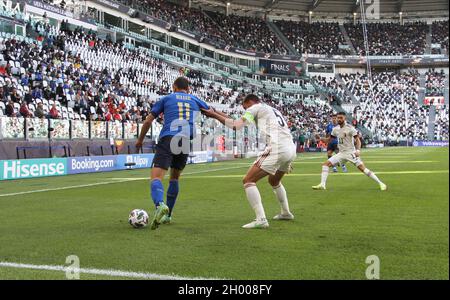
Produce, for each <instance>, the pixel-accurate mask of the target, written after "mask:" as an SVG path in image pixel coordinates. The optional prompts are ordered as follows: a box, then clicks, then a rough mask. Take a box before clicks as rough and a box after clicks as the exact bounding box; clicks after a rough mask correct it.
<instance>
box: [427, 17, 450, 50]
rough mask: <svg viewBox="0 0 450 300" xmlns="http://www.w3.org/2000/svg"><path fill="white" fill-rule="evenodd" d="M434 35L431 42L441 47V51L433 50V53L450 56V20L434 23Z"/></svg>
mask: <svg viewBox="0 0 450 300" xmlns="http://www.w3.org/2000/svg"><path fill="white" fill-rule="evenodd" d="M432 33H433V34H432V39H431V42H432V43H433V44H440V45H441V47H440V49H434V48H433V49H432V53H433V54H447V55H448V20H447V21H439V22H433V25H432Z"/></svg>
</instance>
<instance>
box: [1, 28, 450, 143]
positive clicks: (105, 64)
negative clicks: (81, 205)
mask: <svg viewBox="0 0 450 300" xmlns="http://www.w3.org/2000/svg"><path fill="white" fill-rule="evenodd" d="M42 26H44V27H42ZM46 26H48V25H40V26H36V27H35V30H36V32H37V33H39V34H41V33H42V32H43V31H44V32H47V33H48V34H47V35H46V36H45V38H41V39H40V41H39V42H38V41H35V42H33V43H30V42H26V41H25V40H20V41H19V40H16V39H15V38H9V39H3V38H2V39H0V61H2V62H3V63H1V64H0V106H1V107H0V108H1V112H2V113H3V114H5V115H7V116H21V117H37V118H63V119H67V118H71V119H91V120H106V121H111V120H116V121H142V120H143V119H144V118H145V117H146V116H147V115H148V113H149V111H150V110H151V107H152V105H153V103H154V102H155V101H156V100H157V99H158V98H159V97H160V96H161V95H165V94H168V93H170V91H171V83H172V82H173V80H174V79H175V78H176V77H178V76H180V75H184V76H187V77H189V78H190V79H191V82H192V86H193V87H192V92H193V93H194V94H195V95H197V96H198V97H200V98H202V99H204V100H205V101H207V102H209V103H211V104H213V105H216V106H217V107H218V108H220V109H222V110H224V111H227V112H230V113H234V114H238V113H240V112H241V111H242V108H240V107H239V106H238V105H236V104H237V102H238V98H239V93H240V92H241V91H240V90H241V88H242V87H239V86H236V87H234V88H229V87H226V86H225V85H223V84H221V83H219V82H210V81H208V80H205V79H204V78H203V74H202V73H201V72H199V71H195V70H189V69H187V68H181V69H180V68H178V67H174V66H171V65H169V64H167V63H166V62H164V61H162V60H160V59H156V58H154V57H152V56H151V55H150V54H149V53H148V52H147V51H146V50H139V49H134V50H131V49H129V48H127V47H125V46H124V45H122V44H119V43H113V42H111V41H107V40H102V39H100V38H98V37H97V36H96V35H95V34H94V33H92V32H86V31H84V30H82V29H80V28H78V29H76V30H73V31H72V30H69V29H68V28H67V26H65V24H63V26H61V30H60V31H56V30H54V28H50V27H46ZM43 29H44V30H43ZM444 75H445V74H443V73H442V72H436V71H434V70H430V71H429V72H427V73H426V74H425V79H426V80H425V83H426V87H427V95H433V96H434V95H442V93H443V87H444V86H445V76H444ZM342 79H343V80H344V82H345V84H346V88H347V89H348V90H349V92H350V93H352V94H353V95H354V96H355V97H356V99H357V100H358V101H359V102H360V106H359V107H358V108H357V109H356V111H355V116H356V119H357V120H358V121H359V122H360V124H362V125H363V126H365V127H366V128H368V129H369V130H370V131H372V132H373V133H374V134H375V136H376V137H378V138H379V139H380V140H386V139H388V140H396V139H397V140H398V139H407V138H412V137H414V138H426V134H427V123H428V108H427V107H425V106H419V105H418V101H417V88H418V86H419V75H418V74H416V73H412V72H408V73H402V74H397V73H388V72H385V73H375V74H374V77H373V85H372V86H370V85H369V82H368V78H367V76H366V75H364V74H342ZM314 80H315V81H316V83H317V84H318V86H320V87H321V88H323V90H324V91H326V92H327V93H328V95H333V96H337V97H338V98H340V99H341V101H344V102H350V98H349V96H348V95H347V92H346V89H344V87H343V86H342V84H340V83H339V81H338V80H336V78H333V77H315V78H314ZM264 101H265V102H267V103H269V104H271V105H273V106H275V107H276V108H278V109H279V110H280V111H281V112H282V113H283V114H285V115H286V116H287V117H288V119H289V124H290V126H291V128H293V131H296V132H297V133H298V132H301V133H302V135H304V134H307V135H310V136H311V135H313V134H314V133H317V132H320V131H321V130H322V129H323V128H324V127H325V125H326V124H327V123H328V120H329V116H330V114H331V113H332V107H331V106H330V103H329V102H327V101H316V102H312V103H309V102H304V101H284V102H283V101H279V100H274V99H273V98H272V97H271V96H270V95H269V94H268V93H266V94H264ZM445 112H448V109H447V108H446V107H444V108H442V109H440V110H439V111H438V114H437V119H436V127H435V128H436V136H438V137H439V138H440V139H445V138H448V118H446V116H445Z"/></svg>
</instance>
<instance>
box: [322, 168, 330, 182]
mask: <svg viewBox="0 0 450 300" xmlns="http://www.w3.org/2000/svg"><path fill="white" fill-rule="evenodd" d="M329 172H330V168H328V166H322V177H321V180H320V184H321V185H322V186H326V185H327V178H328V173H329Z"/></svg>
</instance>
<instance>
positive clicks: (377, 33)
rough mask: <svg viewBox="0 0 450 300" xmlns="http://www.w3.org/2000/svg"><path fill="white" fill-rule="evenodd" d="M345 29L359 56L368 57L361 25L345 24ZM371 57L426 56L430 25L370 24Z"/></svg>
mask: <svg viewBox="0 0 450 300" xmlns="http://www.w3.org/2000/svg"><path fill="white" fill-rule="evenodd" d="M345 29H346V30H347V33H348V35H349V37H350V40H351V41H352V43H353V46H354V47H355V49H356V52H357V53H358V54H359V55H366V51H365V49H364V37H363V29H362V26H361V24H357V25H353V24H348V23H346V24H345ZM367 30H368V32H369V34H368V38H369V49H370V53H369V54H370V55H405V54H424V53H425V48H426V34H427V32H428V30H429V29H428V25H427V24H426V23H423V22H414V23H406V24H404V25H400V24H398V23H368V24H367Z"/></svg>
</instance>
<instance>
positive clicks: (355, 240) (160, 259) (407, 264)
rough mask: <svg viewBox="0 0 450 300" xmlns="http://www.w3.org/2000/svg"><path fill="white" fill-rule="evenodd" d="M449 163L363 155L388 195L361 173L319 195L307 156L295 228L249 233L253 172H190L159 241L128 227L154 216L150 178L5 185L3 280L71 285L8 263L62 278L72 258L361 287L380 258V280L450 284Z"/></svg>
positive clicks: (442, 155)
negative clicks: (133, 216) (247, 187)
mask: <svg viewBox="0 0 450 300" xmlns="http://www.w3.org/2000/svg"><path fill="white" fill-rule="evenodd" d="M448 155H449V153H448V148H385V149H378V150H365V151H363V153H362V158H363V160H364V161H365V163H366V165H367V167H368V168H370V169H371V170H373V171H375V173H376V174H377V175H378V176H379V177H380V179H381V180H383V181H384V182H386V184H387V185H388V186H389V190H388V191H386V192H381V191H380V190H379V189H378V186H377V185H376V184H375V183H374V182H373V181H372V180H370V179H369V178H367V177H366V176H364V175H363V174H359V173H357V170H356V168H354V167H353V166H349V174H341V173H338V174H330V176H329V179H328V186H327V187H328V190H327V191H313V190H312V189H311V186H312V185H315V184H317V183H319V181H320V172H321V162H323V161H324V160H325V158H326V155H325V154H318V153H315V154H302V155H299V156H298V158H297V161H296V162H295V164H294V172H293V174H291V175H288V176H287V177H286V178H285V179H284V185H285V187H286V190H287V192H288V197H289V201H290V206H291V209H292V211H293V213H294V214H295V217H296V218H295V220H294V221H292V222H286V221H284V222H282V221H281V222H280V221H278V222H276V221H270V228H269V229H268V230H244V229H241V225H243V224H246V223H248V222H249V221H251V220H253V218H254V214H253V211H252V210H251V208H250V206H249V204H248V202H247V200H246V198H245V193H244V191H243V188H242V177H243V175H244V174H245V172H246V170H247V168H248V167H249V165H250V163H251V160H235V161H230V162H218V163H213V164H201V165H189V166H188V167H187V168H186V170H185V173H186V175H185V176H184V178H182V181H181V182H180V194H179V198H178V201H177V205H176V207H175V210H174V216H173V217H174V218H173V223H172V224H170V225H162V226H161V227H160V228H159V229H158V230H156V231H151V230H150V229H149V228H148V227H147V228H145V229H140V230H136V229H133V228H132V227H131V226H130V225H129V224H128V223H127V217H128V213H129V212H130V211H131V210H132V209H134V208H143V209H145V210H147V211H148V212H149V214H150V215H152V214H153V210H154V209H153V204H152V201H151V200H150V197H149V183H148V180H146V179H145V178H146V177H148V175H149V170H133V171H121V172H111V173H102V174H85V175H73V176H67V177H55V178H41V179H29V180H20V181H9V182H1V183H0V279H65V273H64V272H62V271H52V270H36V269H30V268H16V267H12V266H4V265H3V266H2V265H1V263H5V262H10V263H16V264H30V265H33V266H41V265H52V266H64V265H65V263H66V257H67V256H68V255H77V256H78V257H79V258H80V267H81V268H95V269H101V270H111V269H113V270H121V271H129V272H142V273H152V274H160V275H171V274H172V275H177V276H183V277H189V278H190V277H203V278H224V279H365V278H366V277H365V271H366V268H367V267H368V265H367V264H366V262H365V260H366V257H368V256H369V255H377V256H378V257H379V259H380V278H381V279H448V278H449V269H448V268H449V248H448V245H449V244H448V242H449V240H448V238H449V228H448V224H449V200H448V194H449V182H448V170H449V168H448V167H449V161H448ZM164 183H165V187H166V188H167V181H165V182H164ZM85 185H87V186H85ZM77 186H78V187H77ZM258 186H259V189H260V191H261V195H262V198H263V204H264V207H265V210H266V214H267V216H268V218H271V217H272V216H274V215H275V214H276V213H278V211H279V207H278V203H277V202H276V200H275V196H274V194H273V192H272V191H271V188H270V187H269V185H268V184H267V181H263V182H260V183H259V184H258ZM10 194H13V195H10ZM80 276H81V279H121V278H118V277H112V276H110V275H109V274H99V275H98V274H97V275H96V274H84V273H81V275H80ZM124 276H125V277H122V278H127V276H126V275H124ZM130 278H131V277H130Z"/></svg>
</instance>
